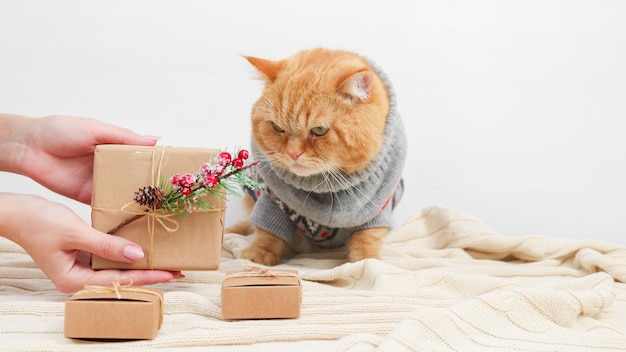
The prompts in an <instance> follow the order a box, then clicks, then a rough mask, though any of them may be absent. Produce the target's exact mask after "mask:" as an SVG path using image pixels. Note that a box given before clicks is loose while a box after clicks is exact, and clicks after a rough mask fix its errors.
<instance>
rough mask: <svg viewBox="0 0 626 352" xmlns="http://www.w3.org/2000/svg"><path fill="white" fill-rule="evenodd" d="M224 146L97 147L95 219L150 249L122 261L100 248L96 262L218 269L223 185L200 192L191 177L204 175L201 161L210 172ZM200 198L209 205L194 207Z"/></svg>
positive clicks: (96, 223) (101, 226)
mask: <svg viewBox="0 0 626 352" xmlns="http://www.w3.org/2000/svg"><path fill="white" fill-rule="evenodd" d="M218 153H219V151H218V150H215V149H207V148H188V147H141V146H127V145H99V146H97V147H96V150H95V156H94V168H93V193H92V205H91V206H92V212H91V220H92V225H93V227H95V228H96V229H98V230H100V231H103V232H108V233H113V234H114V235H116V236H122V237H124V238H127V239H129V240H131V241H133V242H135V243H137V244H139V245H140V246H141V247H142V249H143V251H144V255H145V256H144V258H143V259H141V260H139V261H137V262H134V263H120V262H115V261H111V260H108V259H105V258H102V257H99V256H96V255H94V256H92V260H91V266H92V268H94V269H163V270H215V269H217V268H218V267H219V259H220V256H221V249H222V240H223V235H224V215H225V209H226V205H225V192H224V190H223V189H221V190H219V189H218V190H217V191H216V192H217V194H218V196H215V193H211V194H209V193H207V192H204V193H203V194H202V195H200V196H198V195H196V194H195V193H192V190H196V189H192V186H193V187H196V188H197V186H194V185H193V183H192V181H193V182H196V181H197V182H200V181H199V180H201V179H200V178H201V177H202V175H200V174H199V173H198V172H199V169H200V168H201V165H202V166H203V167H204V168H205V171H208V170H206V169H207V168H208V166H207V165H208V164H206V163H207V162H208V161H211V160H214V159H215V158H216V155H218ZM173 175H175V176H173ZM210 176H211V177H213V178H212V179H211V180H210V181H211V182H214V184H212V186H215V185H216V184H218V182H219V181H220V179H219V178H218V177H214V176H215V175H213V174H210ZM176 177H177V178H176ZM206 177H207V176H206V175H205V178H206ZM175 178H176V179H175ZM191 178H193V180H191ZM157 185H160V186H157ZM163 188H166V189H163ZM220 192H221V193H220ZM219 194H222V196H219ZM186 196H188V197H187V198H186ZM164 200H166V201H168V202H171V204H170V203H164ZM199 203H201V205H204V208H203V209H201V210H199V211H193V210H197V209H195V207H196V205H197V204H199ZM163 204H166V205H167V206H169V207H170V208H167V207H164V206H163ZM207 205H209V206H207ZM161 207H163V208H161ZM172 207H176V209H174V210H172ZM176 212H183V213H184V214H182V216H179V215H180V214H176ZM185 212H186V213H185ZM129 220H132V221H130V222H129ZM125 222H126V223H125ZM120 224H122V225H123V226H122V227H120V226H119V225H120ZM116 227H118V228H116Z"/></svg>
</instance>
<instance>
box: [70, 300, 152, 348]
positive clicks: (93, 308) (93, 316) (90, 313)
mask: <svg viewBox="0 0 626 352" xmlns="http://www.w3.org/2000/svg"><path fill="white" fill-rule="evenodd" d="M131 290H132V288H131ZM140 290H141V291H143V292H134V291H128V292H127V291H125V290H124V289H120V290H119V291H118V292H88V291H80V292H77V293H76V294H74V295H73V296H72V297H70V298H68V299H67V300H66V301H65V322H64V329H63V333H64V336H65V337H68V338H76V339H153V338H155V337H156V336H157V334H158V332H159V329H160V328H161V323H162V321H163V292H162V291H159V290H153V289H151V290H148V289H140ZM118 294H119V297H120V298H118V296H117V295H118Z"/></svg>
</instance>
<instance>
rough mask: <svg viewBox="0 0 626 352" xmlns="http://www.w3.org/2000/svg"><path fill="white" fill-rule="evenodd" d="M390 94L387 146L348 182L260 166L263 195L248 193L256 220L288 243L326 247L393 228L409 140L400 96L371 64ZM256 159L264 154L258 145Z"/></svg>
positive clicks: (253, 146) (348, 177)
mask: <svg viewBox="0 0 626 352" xmlns="http://www.w3.org/2000/svg"><path fill="white" fill-rule="evenodd" d="M372 67H373V68H374V69H375V70H376V72H377V73H378V74H379V75H380V77H381V78H382V79H383V81H384V82H385V84H386V85H387V88H388V90H389V95H390V109H389V116H388V117H387V125H386V127H385V132H384V141H383V147H382V149H381V151H380V153H379V154H378V156H377V157H376V159H375V160H374V161H373V162H372V163H371V164H370V165H369V166H368V167H367V168H365V169H364V170H362V171H359V172H356V173H350V174H348V173H345V174H343V176H344V178H345V180H348V181H349V182H341V183H329V182H327V181H326V178H325V176H324V175H322V174H318V175H311V176H306V177H302V176H298V175H295V174H293V173H291V172H289V171H287V170H284V169H282V168H280V167H278V166H276V165H272V164H270V163H264V164H261V165H259V167H257V168H256V170H255V171H254V172H252V174H251V177H253V178H256V179H257V181H259V182H261V183H263V184H264V185H265V189H264V190H263V191H258V190H257V191H252V190H248V193H249V194H250V195H251V196H252V198H253V199H255V200H256V204H255V206H254V210H253V212H252V215H251V220H252V222H253V223H254V224H255V225H256V226H258V227H259V228H262V229H264V230H266V231H268V232H270V233H272V234H274V235H276V236H278V237H280V238H281V239H283V240H284V241H286V242H288V243H289V242H290V241H291V240H292V238H293V236H294V235H297V234H300V235H304V236H306V238H307V239H308V240H309V241H311V242H312V243H314V244H316V245H318V246H320V247H326V248H332V247H340V246H343V245H345V243H346V241H347V240H348V238H349V237H350V236H351V235H352V233H354V232H355V231H358V230H363V229H368V228H374V227H391V211H392V209H393V208H394V207H395V205H396V204H397V202H398V201H399V200H400V198H401V197H402V193H403V190H404V185H403V182H402V169H403V167H404V162H405V159H406V153H407V140H406V135H405V132H404V126H403V124H402V120H401V119H400V116H399V115H398V112H397V108H396V101H395V94H394V93H393V90H392V86H391V84H390V83H389V82H388V79H387V77H386V76H385V75H384V74H383V73H382V72H381V71H380V70H379V69H378V68H377V67H376V66H375V65H373V64H372ZM251 151H252V155H253V157H254V158H255V159H265V158H262V157H260V155H261V153H262V152H261V151H260V150H259V149H258V147H257V146H256V144H255V143H254V141H252V144H251Z"/></svg>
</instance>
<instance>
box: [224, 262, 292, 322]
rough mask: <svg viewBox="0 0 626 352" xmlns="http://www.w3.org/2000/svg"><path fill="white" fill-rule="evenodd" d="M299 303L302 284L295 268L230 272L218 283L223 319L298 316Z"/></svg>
mask: <svg viewBox="0 0 626 352" xmlns="http://www.w3.org/2000/svg"><path fill="white" fill-rule="evenodd" d="M272 273H275V275H272ZM301 304H302V286H301V284H300V278H299V277H298V275H297V272H296V271H295V270H274V269H272V270H269V271H268V272H265V273H259V274H254V273H250V272H246V271H242V272H232V273H229V274H228V275H227V276H226V278H224V281H223V282H222V319H224V320H238V319H284V318H298V317H300V306H301Z"/></svg>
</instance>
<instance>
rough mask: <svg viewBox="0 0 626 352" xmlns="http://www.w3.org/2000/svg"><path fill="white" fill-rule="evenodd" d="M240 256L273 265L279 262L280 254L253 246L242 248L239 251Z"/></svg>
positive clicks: (258, 262)
mask: <svg viewBox="0 0 626 352" xmlns="http://www.w3.org/2000/svg"><path fill="white" fill-rule="evenodd" d="M241 258H243V259H248V260H250V261H252V262H255V263H257V264H262V265H266V266H274V265H277V264H278V263H280V255H278V254H276V253H273V252H271V251H269V250H267V249H265V248H262V247H255V246H250V247H248V248H246V249H244V250H243V252H241Z"/></svg>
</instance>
